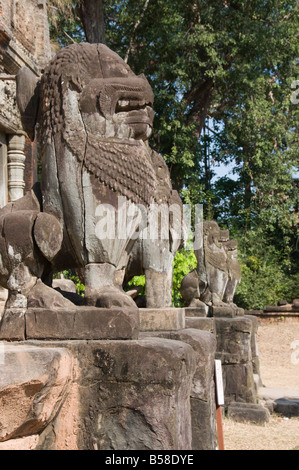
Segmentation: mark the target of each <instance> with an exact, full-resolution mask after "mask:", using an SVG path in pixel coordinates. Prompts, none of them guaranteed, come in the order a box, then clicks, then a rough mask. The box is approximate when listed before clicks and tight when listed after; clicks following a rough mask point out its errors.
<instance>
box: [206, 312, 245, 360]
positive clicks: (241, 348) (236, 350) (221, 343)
mask: <svg viewBox="0 0 299 470" xmlns="http://www.w3.org/2000/svg"><path fill="white" fill-rule="evenodd" d="M215 326H216V337H217V353H218V359H221V362H222V364H240V363H245V362H248V361H251V360H252V343H251V339H252V321H251V319H250V318H248V317H247V316H244V317H235V318H215Z"/></svg>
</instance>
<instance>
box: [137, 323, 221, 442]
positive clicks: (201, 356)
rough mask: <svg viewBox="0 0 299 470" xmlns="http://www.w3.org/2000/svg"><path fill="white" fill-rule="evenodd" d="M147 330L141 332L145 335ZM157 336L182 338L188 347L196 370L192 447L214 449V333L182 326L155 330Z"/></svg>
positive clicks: (193, 385)
mask: <svg viewBox="0 0 299 470" xmlns="http://www.w3.org/2000/svg"><path fill="white" fill-rule="evenodd" d="M146 334H147V333H143V335H146ZM156 334H157V335H158V336H159V338H167V339H172V340H176V341H183V342H185V343H187V344H189V345H190V346H192V348H193V350H194V352H195V358H196V370H195V373H194V376H193V379H192V388H191V396H190V403H191V424H192V449H193V450H215V449H216V447H217V432H216V403H215V383H214V363H215V352H216V339H215V336H214V335H213V334H211V333H209V332H208V331H199V330H196V329H184V330H181V331H168V332H157V333H156Z"/></svg>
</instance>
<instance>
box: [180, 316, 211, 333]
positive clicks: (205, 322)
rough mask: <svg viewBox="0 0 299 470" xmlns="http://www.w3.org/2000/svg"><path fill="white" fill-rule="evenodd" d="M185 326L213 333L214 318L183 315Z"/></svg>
mask: <svg viewBox="0 0 299 470" xmlns="http://www.w3.org/2000/svg"><path fill="white" fill-rule="evenodd" d="M185 328H195V329H197V330H205V331H209V332H210V333H213V334H215V320H214V318H200V317H185Z"/></svg>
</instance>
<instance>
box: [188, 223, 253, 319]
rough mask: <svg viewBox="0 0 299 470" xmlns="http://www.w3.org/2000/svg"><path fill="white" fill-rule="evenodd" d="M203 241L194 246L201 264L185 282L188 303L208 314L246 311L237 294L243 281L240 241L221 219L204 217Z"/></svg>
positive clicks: (231, 313) (241, 312) (234, 313)
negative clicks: (241, 306) (219, 220)
mask: <svg viewBox="0 0 299 470" xmlns="http://www.w3.org/2000/svg"><path fill="white" fill-rule="evenodd" d="M202 235H203V242H202V245H201V247H200V248H199V249H196V250H194V253H195V256H196V258H197V267H196V268H195V269H194V270H193V271H191V272H190V273H189V274H187V275H186V276H185V277H184V278H183V280H182V283H181V295H182V297H183V300H184V302H185V304H186V306H188V307H193V308H198V309H201V310H202V312H203V313H205V314H212V313H214V314H216V315H219V313H220V312H221V315H223V316H226V315H228V316H234V315H242V314H244V311H243V309H240V308H239V307H238V306H237V305H236V304H234V302H233V300H234V295H235V291H236V288H237V286H238V284H239V283H240V281H241V268H240V264H239V261H238V251H237V241H236V240H235V239H231V240H230V238H229V231H228V230H221V229H220V227H219V225H218V224H217V222H215V221H204V222H203V227H202Z"/></svg>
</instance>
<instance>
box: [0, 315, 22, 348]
mask: <svg viewBox="0 0 299 470" xmlns="http://www.w3.org/2000/svg"><path fill="white" fill-rule="evenodd" d="M25 314H26V309H23V308H10V309H5V311H4V315H3V317H2V320H1V323H0V340H6V341H23V340H24V339H25Z"/></svg>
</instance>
